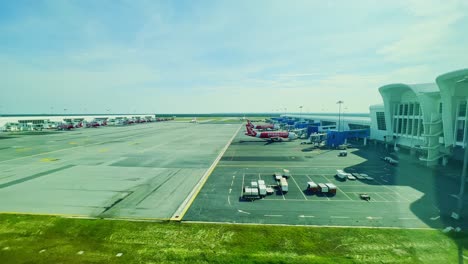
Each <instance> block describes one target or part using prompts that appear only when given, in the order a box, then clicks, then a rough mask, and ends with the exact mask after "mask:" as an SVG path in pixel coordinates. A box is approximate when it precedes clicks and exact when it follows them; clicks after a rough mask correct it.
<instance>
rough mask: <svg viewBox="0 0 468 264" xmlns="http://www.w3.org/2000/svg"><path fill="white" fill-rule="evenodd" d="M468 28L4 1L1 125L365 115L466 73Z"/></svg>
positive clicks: (461, 22) (443, 20)
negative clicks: (76, 116) (385, 91)
mask: <svg viewBox="0 0 468 264" xmlns="http://www.w3.org/2000/svg"><path fill="white" fill-rule="evenodd" d="M467 16H468V1H464V0H459V1H458V0H455V1H450V0H445V1H432V0H431V1H429V0H421V1H409V0H405V1H395V0H392V1H385V0H384V1H370V0H369V1H364V0H362V1H359V0H356V1H347V0H336V1H314V0H303V1H301V0H291V1H286V0H284V1H275V0H256V1H241V0H236V1H221V0H217V1H205V0H197V1H185V0H184V1H176V0H173V1H156V0H154V1H153V0H150V1H144V0H128V1H119V0H110V1H106V0H99V1H95V0H76V1H66V0H53V1H40V0H28V1H25V0H15V1H0V115H1V114H2V113H4V114H24V113H32V114H40V113H55V114H62V113H85V114H86V113H106V112H107V113H224V112H226V113H232V112H236V113H242V112H277V113H284V112H289V113H290V112H300V111H303V112H337V111H338V105H337V104H336V102H337V101H339V100H342V101H344V104H343V110H344V111H345V112H354V113H356V112H359V113H367V112H369V106H370V105H373V104H380V103H382V98H381V96H380V94H379V92H378V88H379V87H380V86H383V85H386V84H390V83H407V84H414V83H429V82H435V78H436V77H437V76H439V75H441V74H444V73H447V72H450V71H454V70H459V69H462V68H468V34H466V32H467V28H468V17H467ZM300 106H303V108H302V109H301V108H300Z"/></svg>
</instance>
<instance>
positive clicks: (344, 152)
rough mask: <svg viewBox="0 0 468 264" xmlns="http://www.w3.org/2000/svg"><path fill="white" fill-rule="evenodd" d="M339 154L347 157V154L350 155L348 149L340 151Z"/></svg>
mask: <svg viewBox="0 0 468 264" xmlns="http://www.w3.org/2000/svg"><path fill="white" fill-rule="evenodd" d="M338 156H340V157H346V156H348V152H347V151H346V150H342V151H340V153H339V154H338Z"/></svg>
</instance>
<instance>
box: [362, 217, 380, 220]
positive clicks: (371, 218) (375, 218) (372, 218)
mask: <svg viewBox="0 0 468 264" xmlns="http://www.w3.org/2000/svg"><path fill="white" fill-rule="evenodd" d="M366 218H367V219H369V220H377V219H382V218H383V217H381V216H368V217H366Z"/></svg>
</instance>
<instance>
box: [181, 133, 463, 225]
mask: <svg viewBox="0 0 468 264" xmlns="http://www.w3.org/2000/svg"><path fill="white" fill-rule="evenodd" d="M243 133H244V131H243V130H241V131H240V132H239V133H238V135H237V137H236V138H235V139H234V141H233V142H232V144H231V146H230V147H229V148H228V150H227V151H226V153H225V154H224V156H223V158H222V159H221V161H220V163H219V164H218V166H217V167H216V169H215V170H214V171H213V173H212V174H211V175H210V177H209V178H208V180H207V182H206V184H205V186H204V187H203V189H202V190H201V191H200V193H199V194H198V196H197V198H196V199H195V201H194V202H193V204H192V206H191V207H190V209H189V210H188V212H187V214H186V215H185V216H184V218H183V220H184V221H202V222H205V221H206V222H229V223H254V224H291V225H320V226H365V227H397V228H443V227H445V226H448V225H451V226H466V225H467V223H465V222H464V221H455V220H453V219H452V218H451V217H450V215H451V213H452V212H453V211H454V210H455V206H456V203H457V199H456V198H455V197H454V194H457V193H458V190H459V184H458V182H457V181H456V179H453V178H452V177H450V175H449V174H454V173H455V174H457V173H458V172H459V170H461V168H458V167H450V168H448V167H446V168H426V167H424V166H423V165H421V164H419V163H418V161H417V160H416V158H415V157H412V156H409V155H405V154H399V156H400V164H399V165H398V166H393V165H389V164H387V163H385V162H384V161H382V160H381V159H380V157H382V156H385V155H388V153H386V149H383V148H381V147H378V146H374V145H371V146H367V147H363V146H361V147H357V148H352V149H349V150H348V152H349V154H348V156H347V157H338V153H339V150H327V149H312V148H311V147H310V145H300V141H291V142H278V143H271V144H270V143H267V142H265V141H262V140H256V139H252V138H249V137H247V136H245V135H243ZM282 169H289V170H290V172H291V174H292V176H291V177H290V178H289V179H288V184H289V191H288V192H287V193H286V194H283V193H282V192H280V191H279V190H278V188H276V189H275V193H274V194H273V195H268V196H266V197H265V198H263V199H261V200H255V201H245V200H243V199H241V196H242V190H243V187H245V186H250V185H251V181H255V180H258V179H263V180H265V182H266V184H267V185H270V186H272V187H275V186H276V185H277V183H276V181H275V180H274V178H273V173H274V172H280V171H281V170H282ZM336 169H344V170H345V171H347V172H359V173H366V174H368V175H369V176H371V177H373V178H374V180H355V181H351V180H347V181H340V180H338V179H336V178H335V177H334V175H335V173H336ZM452 176H453V175H452ZM310 180H312V181H314V182H316V183H333V184H335V185H336V186H337V187H338V190H337V194H336V195H334V196H330V195H317V194H313V193H309V192H307V191H306V187H307V182H308V181H310ZM360 194H368V195H370V197H371V200H370V201H364V200H362V199H360V196H359V195H360ZM467 200H468V199H467V198H465V204H468V203H467V202H466V201H467ZM467 206H468V205H467ZM466 211H468V210H465V213H464V218H465V219H466V217H468V214H466Z"/></svg>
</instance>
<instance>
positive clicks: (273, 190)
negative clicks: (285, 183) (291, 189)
mask: <svg viewBox="0 0 468 264" xmlns="http://www.w3.org/2000/svg"><path fill="white" fill-rule="evenodd" d="M266 193H267V194H268V195H270V194H273V193H275V189H273V188H271V187H266Z"/></svg>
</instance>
